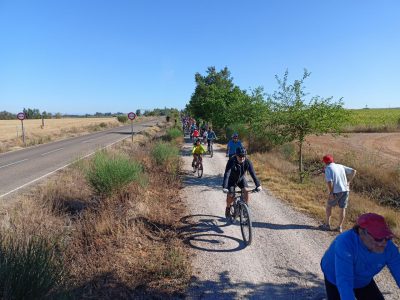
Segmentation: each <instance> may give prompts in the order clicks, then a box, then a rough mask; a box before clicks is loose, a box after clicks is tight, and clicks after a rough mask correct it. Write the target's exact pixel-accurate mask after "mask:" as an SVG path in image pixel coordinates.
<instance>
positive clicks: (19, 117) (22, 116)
mask: <svg viewBox="0 0 400 300" xmlns="http://www.w3.org/2000/svg"><path fill="white" fill-rule="evenodd" d="M17 118H18V120H21V121H22V120H24V119H25V114H24V113H23V112H20V113H19V114H18V115H17Z"/></svg>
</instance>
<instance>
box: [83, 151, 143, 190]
mask: <svg viewBox="0 0 400 300" xmlns="http://www.w3.org/2000/svg"><path fill="white" fill-rule="evenodd" d="M143 176H144V175H143V169H142V166H141V165H140V164H139V163H137V162H135V161H132V160H130V159H129V158H128V157H124V156H122V155H120V154H115V155H114V156H111V157H110V156H109V155H108V154H107V153H106V152H105V151H100V152H97V153H96V154H95V156H94V158H93V159H92V165H91V166H90V168H89V169H88V170H87V172H86V178H87V180H88V182H89V184H90V186H91V188H92V189H93V191H94V192H95V193H96V194H98V195H100V196H110V195H111V194H112V193H113V192H115V191H117V190H120V189H121V188H123V187H124V186H126V185H127V184H128V183H130V182H132V181H139V179H140V178H141V177H143Z"/></svg>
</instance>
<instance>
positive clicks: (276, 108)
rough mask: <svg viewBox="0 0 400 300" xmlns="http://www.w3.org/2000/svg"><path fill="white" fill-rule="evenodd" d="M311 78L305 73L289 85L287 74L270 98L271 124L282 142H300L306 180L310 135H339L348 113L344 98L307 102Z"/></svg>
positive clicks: (312, 98) (300, 171)
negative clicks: (307, 84)
mask: <svg viewBox="0 0 400 300" xmlns="http://www.w3.org/2000/svg"><path fill="white" fill-rule="evenodd" d="M310 75H311V73H310V72H308V71H307V70H304V73H303V77H302V78H301V79H300V80H295V81H294V82H293V83H292V84H289V83H288V71H286V72H285V74H284V76H283V79H280V78H279V77H278V76H276V79H277V81H278V86H279V87H278V90H277V91H275V92H274V93H273V94H272V95H271V96H270V97H269V102H270V105H271V107H272V109H273V114H272V115H271V118H270V120H269V121H270V123H269V124H270V125H271V127H272V128H274V130H275V132H276V133H277V134H278V135H279V136H280V138H281V141H297V143H298V146H299V152H298V159H299V176H300V181H301V182H303V179H304V166H303V143H304V140H305V138H306V136H307V135H310V134H323V133H328V132H334V133H339V132H340V130H341V128H342V126H343V125H344V122H345V120H346V119H347V116H348V114H347V112H346V110H345V109H344V108H343V102H342V99H339V100H338V101H336V102H335V101H333V100H332V99H333V98H332V97H330V98H322V97H319V96H314V97H311V99H310V100H308V101H307V99H306V96H307V94H306V93H305V91H304V89H305V88H304V80H305V79H306V78H308V77H309V76H310Z"/></svg>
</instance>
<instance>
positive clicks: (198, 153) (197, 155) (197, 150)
mask: <svg viewBox="0 0 400 300" xmlns="http://www.w3.org/2000/svg"><path fill="white" fill-rule="evenodd" d="M204 153H206V149H204V147H203V145H202V144H201V142H200V139H197V140H196V142H195V143H194V145H193V149H192V154H193V161H192V167H193V168H194V166H195V163H196V162H197V160H199V162H201V161H202V159H203V154H204ZM193 172H196V170H194V171H193Z"/></svg>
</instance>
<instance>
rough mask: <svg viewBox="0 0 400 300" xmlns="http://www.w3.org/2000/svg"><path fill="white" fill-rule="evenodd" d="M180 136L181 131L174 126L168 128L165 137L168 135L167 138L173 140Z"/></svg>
mask: <svg viewBox="0 0 400 300" xmlns="http://www.w3.org/2000/svg"><path fill="white" fill-rule="evenodd" d="M181 136H182V131H180V130H179V129H178V128H176V127H174V128H170V129H168V131H167V137H168V140H170V141H171V140H174V139H176V138H178V137H181Z"/></svg>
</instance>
